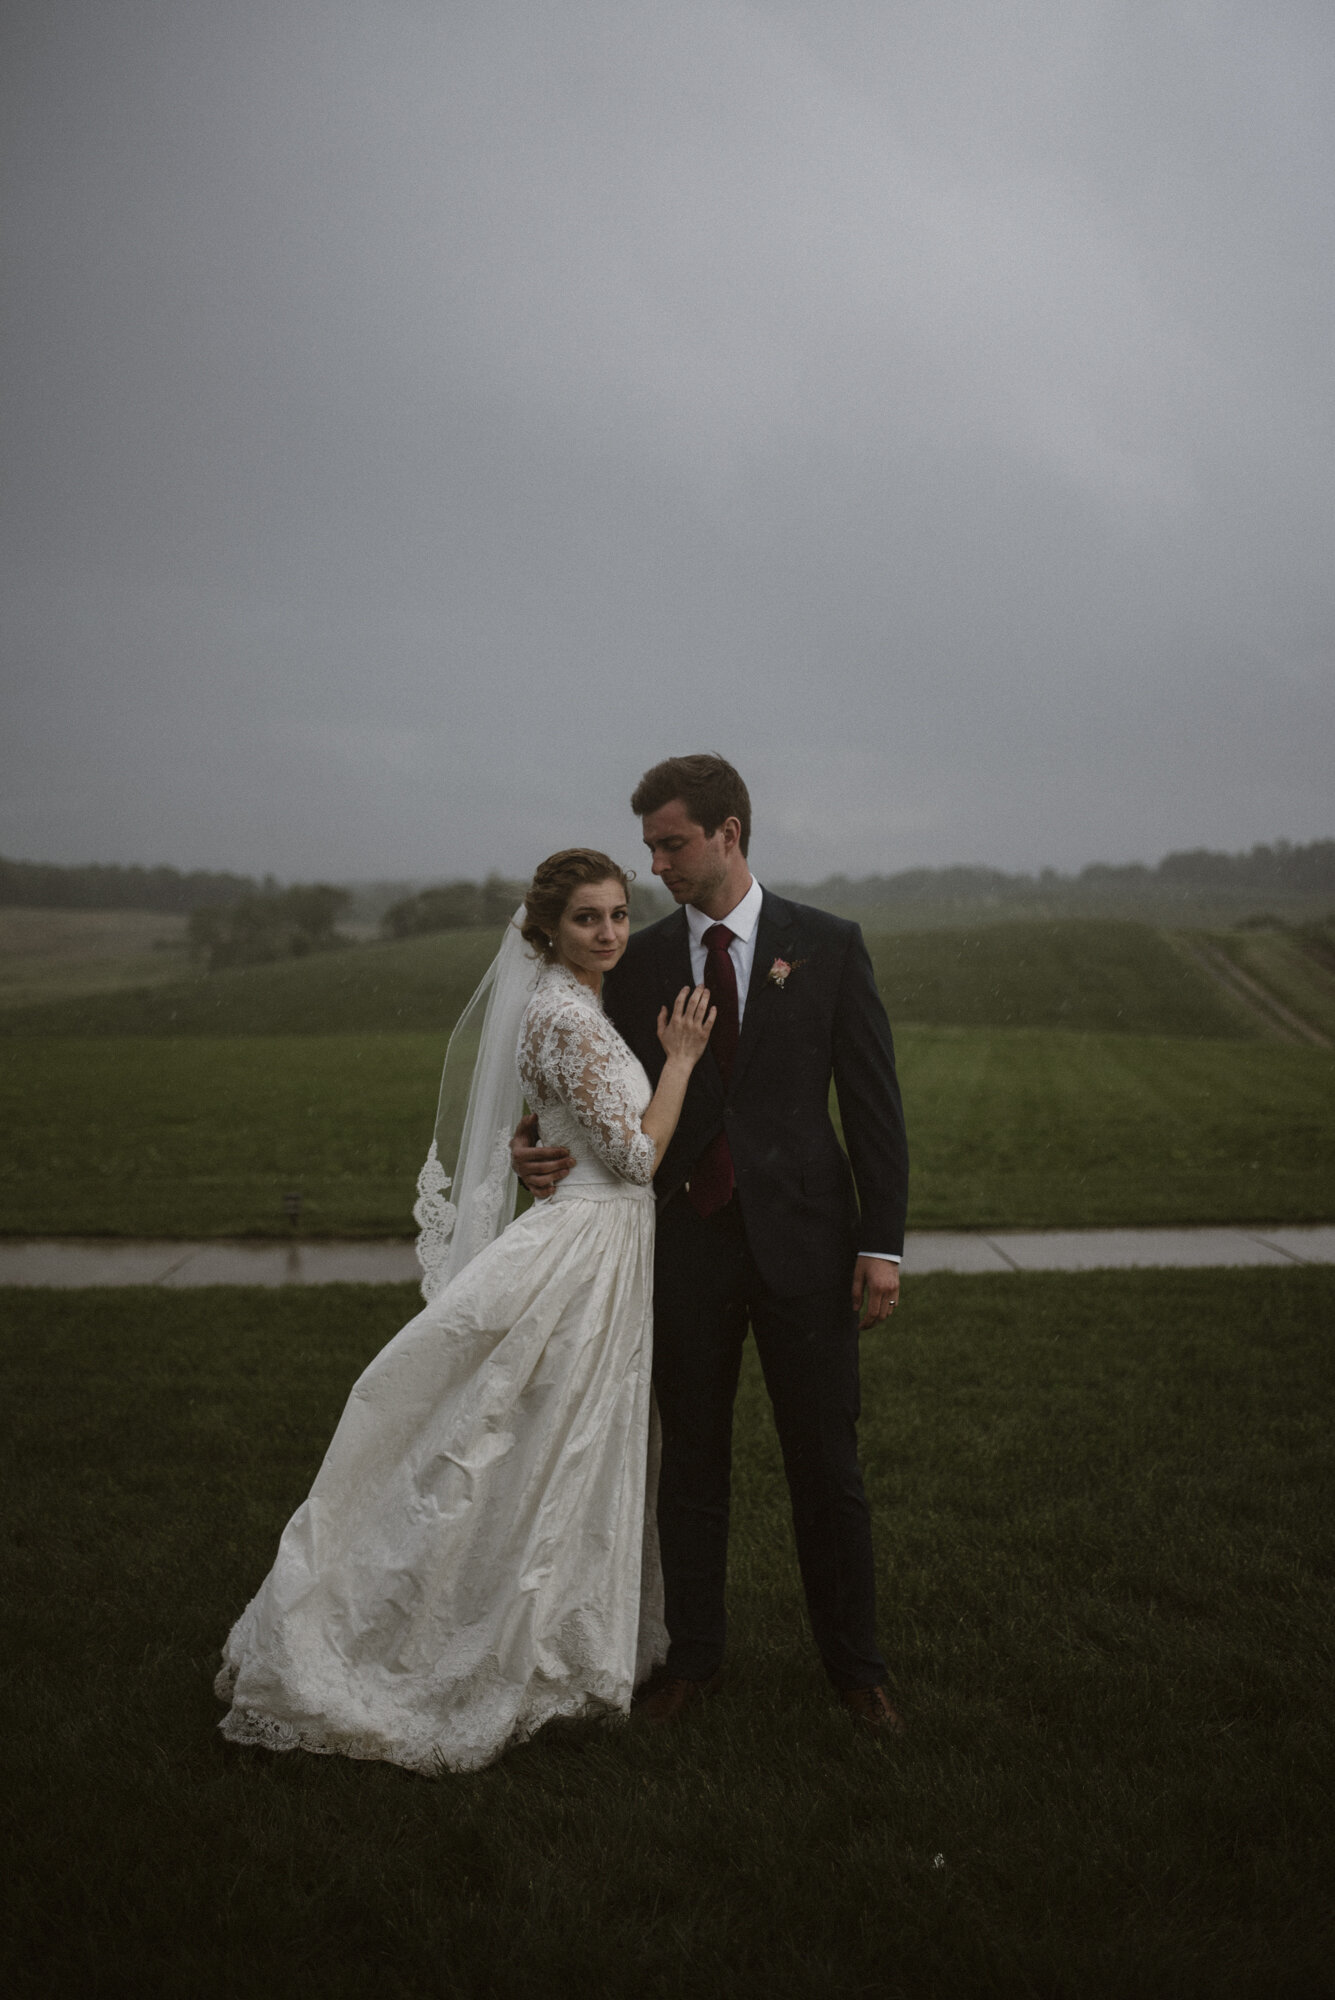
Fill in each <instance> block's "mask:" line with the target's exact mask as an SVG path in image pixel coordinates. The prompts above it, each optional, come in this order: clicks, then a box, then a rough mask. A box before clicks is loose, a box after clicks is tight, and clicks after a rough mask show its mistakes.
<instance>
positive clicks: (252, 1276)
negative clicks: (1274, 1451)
mask: <svg viewBox="0 0 1335 2000" xmlns="http://www.w3.org/2000/svg"><path fill="white" fill-rule="evenodd" d="M1242 1264H1260V1265H1269V1266H1270V1267H1272V1268H1279V1267H1280V1266H1283V1265H1286V1264H1290V1265H1291V1264H1335V1224H1329V1223H1316V1224H1299V1225H1290V1226H1288V1227H1286V1228H1281V1229H1259V1228H1258V1229H1252V1228H1246V1227H1237V1228H1229V1229H1074V1230H1046V1229H1032V1230H1005V1231H1000V1232H992V1233H989V1234H987V1235H980V1234H975V1233H973V1232H968V1233H965V1232H958V1233H957V1232H954V1231H951V1230H945V1229H941V1230H936V1229H931V1230H920V1231H918V1232H917V1233H916V1234H914V1233H912V1232H911V1233H910V1235H909V1238H908V1241H907V1243H906V1245H905V1251H904V1269H905V1271H906V1273H909V1274H912V1273H915V1272H916V1273H920V1272H926V1271H963V1272H968V1273H987V1272H999V1273H1004V1272H1007V1271H1109V1270H1131V1269H1135V1268H1137V1267H1143V1266H1157V1267H1159V1268H1164V1267H1173V1268H1176V1269H1179V1270H1189V1269H1200V1268H1202V1267H1205V1266H1210V1265H1214V1266H1219V1265H1242ZM418 1276H419V1272H418V1268H417V1259H416V1258H415V1256H414V1255H413V1247H412V1244H411V1243H401V1242H389V1243H386V1242H380V1243H318V1242H317V1243H309V1242H290V1243H283V1242H268V1243H259V1242H218V1243H148V1242H140V1241H123V1240H121V1241H112V1240H108V1239H105V1238H103V1239H101V1240H95V1239H90V1238H84V1239H79V1240H69V1241H59V1240H54V1239H46V1240H44V1241H39V1242H4V1241H3V1240H0V1286H3V1285H48V1286H50V1285H54V1286H60V1287H62V1288H65V1289H68V1288H71V1287H76V1288H77V1287H79V1286H83V1285H163V1286H166V1287H167V1288H169V1289H172V1288H176V1287H182V1286H196V1285H336V1284H363V1285H366V1284H370V1285H389V1284H402V1283H412V1282H413V1281H414V1280H415V1279H416V1278H417V1277H418Z"/></svg>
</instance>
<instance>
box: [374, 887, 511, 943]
mask: <svg viewBox="0 0 1335 2000" xmlns="http://www.w3.org/2000/svg"><path fill="white" fill-rule="evenodd" d="M527 887H528V884H527V883H526V882H510V881H507V880H506V878H505V877H504V876H503V875H488V877H487V879H486V881H485V882H442V883H440V884H439V886H438V887H436V888H434V889H419V890H418V892H417V894H416V895H413V896H405V897H404V898H403V900H402V902H399V903H391V904H390V906H389V908H388V909H387V910H386V911H385V914H384V916H383V917H382V918H381V919H380V929H381V931H382V933H383V934H384V936H385V937H387V938H402V937H420V936H422V935H423V934H424V933H425V932H427V931H466V930H471V929H473V928H474V927H475V926H477V925H479V924H493V925H494V924H503V923H505V922H506V920H507V919H508V918H510V917H512V916H513V915H514V913H515V911H516V909H517V908H518V907H519V904H520V903H521V902H522V901H523V899H524V891H525V889H526V888H527Z"/></svg>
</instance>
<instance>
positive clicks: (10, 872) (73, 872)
mask: <svg viewBox="0 0 1335 2000" xmlns="http://www.w3.org/2000/svg"><path fill="white" fill-rule="evenodd" d="M276 887H277V884H276V883H275V882H274V881H273V879H272V877H266V879H265V880H264V882H262V883H261V882H256V881H255V880H254V879H253V877H251V876H249V875H220V874H213V873H210V872H209V871H207V870H206V869H202V868H196V869H193V870H192V871H191V872H190V873H189V874H182V872H181V870H180V869H179V868H121V867H118V866H115V865H110V864H104V863H101V862H95V861H90V862H88V863H86V864H84V865H82V866H80V867H76V868H61V867H58V866H57V865H56V864H55V863H54V862H47V861H6V860H5V859H4V857H3V855H0V906H2V907H5V908H10V909H12V908H13V907H14V906H15V905H18V906H20V907H22V908H27V909H36V910H166V911H172V912H175V913H177V914H180V915H183V916H184V915H187V914H188V913H189V912H190V911H191V910H209V909H218V908H220V907H221V906H222V905H223V904H226V903H235V902H238V901H239V900H240V899H241V898H242V897H243V896H257V895H260V894H261V893H264V892H271V891H272V890H274V889H275V888H276Z"/></svg>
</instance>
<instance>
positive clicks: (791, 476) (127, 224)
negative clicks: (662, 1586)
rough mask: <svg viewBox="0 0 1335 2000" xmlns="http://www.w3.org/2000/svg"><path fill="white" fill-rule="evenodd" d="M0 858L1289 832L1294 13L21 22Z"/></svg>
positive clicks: (383, 870) (1296, 707)
mask: <svg viewBox="0 0 1335 2000" xmlns="http://www.w3.org/2000/svg"><path fill="white" fill-rule="evenodd" d="M4 42H5V46H4V49H3V63H2V64H0V74H2V75H3V78H4V82H3V92H4V132H5V137H4V141H3V146H4V161H3V164H4V173H3V186H4V208H3V227H4V237H3V242H4V254H5V261H6V267H7V271H8V310H7V318H6V321H5V332H4V362H5V368H4V376H5V392H4V393H5V398H6V400H5V404H4V431H3V439H2V440H0V441H2V443H3V453H2V454H0V458H2V462H3V478H4V481H5V486H6V505H5V511H4V523H3V526H2V527H0V537H2V542H0V546H2V547H3V561H4V568H5V589H4V594H3V606H4V608H3V613H2V617H3V625H2V626H0V647H2V651H0V662H2V670H3V675H4V705H5V712H6V717H7V725H6V728H5V730H4V732H3V748H2V749H0V853H4V854H7V855H21V856H28V857H31V858H34V859H43V860H51V861H64V862H73V861H83V860H87V859H94V858H96V859H102V860H107V861H126V862H129V861H144V862H152V861H171V862H173V863H175V864H176V865H178V866H180V867H183V868H190V867H209V868H231V869H236V870H240V871H242V872H245V873H255V874H259V873H263V872H264V871H266V870H270V869H272V870H273V871H274V872H275V873H276V874H278V875H279V876H281V877H283V878H284V879H288V880H291V879H294V878H297V879H308V880H309V879H311V878H314V877H323V878H326V879H334V880H340V879H350V878H359V879H368V878H371V877H374V876H385V877H395V878H403V877H408V878H420V879H431V878H437V877H439V876H440V875H442V874H447V873H448V874H463V875H472V876H480V875H482V874H483V873H485V872H486V871H487V870H488V869H492V868H498V869H500V870H501V871H502V872H504V873H508V874H515V875H522V874H524V873H525V872H526V870H527V869H528V867H529V866H530V865H531V863H532V861H533V859H534V858H535V856H536V855H537V854H538V853H540V852H542V851H544V850H546V849H548V848H551V847H554V846H557V845H560V844H562V843H563V842H565V841H568V840H580V841H596V842H598V843H600V844H604V845H607V846H609V847H610V848H611V849H612V850H613V851H614V852H616V853H618V854H620V855H623V856H625V857H626V858H628V859H629V858H632V857H633V855H634V853H635V847H636V829H635V827H634V824H633V822H632V821H631V819H630V817H629V813H628V808H627V804H626V800H627V796H628V793H629V790H630V788H631V785H632V784H633V782H634V779H635V778H636V776H637V775H638V773H639V772H640V770H641V769H642V768H643V767H644V765H645V764H647V763H648V762H650V761H652V760H654V759H656V758H658V757H660V756H663V755H665V754H668V753H670V752H672V751H677V750H681V749H694V748H717V749H721V750H723V751H724V752H725V753H727V754H728V755H730V756H732V757H733V758H734V759H735V761H736V762H738V763H739V764H740V765H741V766H742V768H743V770H744V771H745V773H746V774H747V776H748V778H749V779H750V780H751V782H752V787H753V791H754V794H755V801H756V807H757V815H758V827H759V831H758V835H757V840H756V845H755V848H754V858H755V861H756V865H757V870H758V872H759V873H761V875H762V877H766V876H767V877H768V878H769V879H772V880H774V879H782V878H788V879H798V880H806V881H814V880H818V879H820V878H821V877H823V876H825V875H827V874H828V873H830V872H831V871H833V870H836V869H844V870H847V871H849V872H850V873H853V874H863V873H870V872H873V871H877V870H882V871H893V870H899V869H904V868H908V867H911V866H917V865H930V866H939V865H944V864H949V863H963V862H982V863H986V864H988V865H991V866H993V867H997V868H1004V869H1011V870H1016V869H1025V870H1027V869H1035V868H1039V867H1042V866H1044V865H1047V864H1051V865H1054V866H1056V867H1059V868H1062V869H1072V868H1078V867H1080V866H1081V865H1082V864H1084V863H1086V862H1090V861H1096V860H1098V861H1120V860H1131V859H1136V858H1139V859H1142V860H1147V861H1153V860H1155V859H1157V858H1158V856H1159V855H1161V854H1163V853H1165V852H1167V851H1169V850H1171V849H1174V848H1182V847H1194V846H1210V847H1215V848H1221V849H1229V850H1236V849H1240V848H1246V847H1249V846H1251V845H1252V844H1253V843H1254V842H1257V841H1271V840H1274V839H1276V838H1279V837H1287V838H1289V839H1291V840H1295V841H1309V840H1313V839H1318V838H1322V837H1325V836H1328V835H1330V834H1331V833H1332V832H1335V816H1333V815H1332V813H1331V809H1330V804H1329V799H1330V784H1329V772H1330V764H1331V749H1332V742H1333V740H1335V728H1333V727H1332V725H1333V724H1335V689H1333V687H1332V673H1331V658H1332V638H1333V627H1335V612H1333V606H1332V584H1331V576H1332V563H1331V550H1332V546H1333V545H1335V536H1333V533H1332V530H1333V528H1335V506H1333V505H1332V502H1333V500H1335V465H1333V463H1332V455H1331V448H1330V446H1331V435H1332V416H1333V415H1335V407H1333V405H1335V395H1333V385H1332V370H1331V327H1332V324H1333V323H1335V313H1333V311H1332V308H1333V307H1335V297H1333V296H1332V294H1333V293H1335V243H1333V242H1332V217H1333V214H1335V172H1333V171H1332V166H1333V162H1332V152H1333V150H1335V103H1333V102H1332V99H1333V98H1335V89H1333V88H1332V86H1333V84H1335V15H1332V12H1331V10H1330V9H1329V7H1328V6H1325V5H1320V4H1316V0H1310V4H1303V0H1292V4H1291V3H1290V0H1273V4H1270V5H1267V6H1265V7H1259V6H1255V5H1252V6H1245V5H1241V4H1236V0H1235V3H1234V4H1230V0H1164V4H1162V5H1158V6H1155V7H1152V8H1146V7H1144V6H1142V5H1139V4H1133V0H1069V4H1063V5H1061V6H1060V7H1057V6H1053V5H1051V4H1050V0H1041V4H1040V0H1014V4H1011V5H1007V6H1004V7H1002V6H993V5H988V4H979V0H939V4H936V5H933V6H931V7H926V6H908V5H901V4H887V0H754V4H741V3H740V0H656V4H653V5H649V4H647V0H565V4H563V5H561V6H550V5H544V4H538V0H450V4H423V0H319V4H316V0H285V4H284V5H282V6H274V5H272V4H271V3H270V0H10V4H9V5H8V6H7V7H6V9H5V10H4Z"/></svg>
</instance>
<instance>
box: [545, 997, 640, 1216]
mask: <svg viewBox="0 0 1335 2000" xmlns="http://www.w3.org/2000/svg"><path fill="white" fill-rule="evenodd" d="M519 1077H520V1081H521V1082H522V1084H523V1086H524V1095H525V1096H526V1097H527V1099H528V1101H529V1103H530V1105H531V1106H532V1107H533V1109H534V1110H535V1111H536V1112H537V1114H538V1122H539V1127H540V1130H541V1133H542V1143H543V1145H545V1146H565V1147H567V1148H568V1149H569V1151H570V1152H572V1153H573V1154H574V1155H575V1159H576V1162H577V1165H576V1167H575V1168H574V1170H573V1171H572V1173H571V1175H570V1177H569V1179H570V1181H571V1182H575V1183H578V1182H579V1180H580V1179H581V1178H582V1176H581V1173H580V1166H581V1164H582V1165H584V1166H585V1167H586V1170H587V1169H588V1168H591V1167H593V1165H594V1162H595V1161H596V1162H599V1163H600V1164H601V1166H602V1167H603V1168H605V1169H607V1170H609V1171H610V1172H611V1173H612V1174H615V1175H616V1176H617V1178H618V1179H619V1180H622V1181H629V1182H631V1183H632V1185H634V1186H635V1187H644V1188H647V1187H648V1186H649V1184H650V1183H651V1181H652V1180H653V1177H654V1142H653V1140H652V1139H651V1138H650V1137H649V1136H648V1134H647V1133H646V1132H644V1131H642V1130H641V1127H640V1119H641V1118H642V1117H643V1115H644V1111H645V1108H646V1106H647V1105H648V1103H649V1099H650V1097H651V1096H652V1095H653V1092H652V1090H651V1088H650V1084H649V1079H648V1077H647V1076H646V1075H645V1073H644V1069H643V1066H642V1065H641V1064H640V1063H639V1062H638V1061H637V1059H636V1058H635V1056H633V1055H632V1054H631V1052H630V1050H629V1049H628V1048H627V1046H626V1044H625V1042H623V1041H622V1039H621V1037H620V1035H619V1034H618V1033H617V1031H616V1029H615V1028H614V1027H613V1026H612V1023H611V1022H610V1021H609V1020H608V1018H607V1016H606V1014H604V1012H603V1010H602V1005H601V1003H600V1002H599V1000H598V997H597V995H596V994H594V993H592V992H591V991H590V989H589V988H588V987H587V986H584V985H582V984H581V983H580V981H579V980H578V979H576V978H575V975H574V974H573V973H572V972H570V971H568V970H567V969H566V967H565V966H564V965H548V966H544V967H543V969H542V972H541V973H540V974H539V976H538V987H537V991H536V992H535V994H534V995H533V998H532V999H531V1000H530V1001H529V1003H528V1007H527V1009H526V1010H525V1013H524V1021H523V1026H522V1027H521V1029H520V1033H519ZM583 1177H587V1178H598V1179H602V1178H603V1177H604V1176H603V1175H602V1174H601V1173H598V1172H597V1170H596V1169H595V1170H594V1173H593V1174H587V1171H586V1175H585V1176H583Z"/></svg>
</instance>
